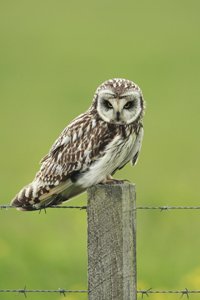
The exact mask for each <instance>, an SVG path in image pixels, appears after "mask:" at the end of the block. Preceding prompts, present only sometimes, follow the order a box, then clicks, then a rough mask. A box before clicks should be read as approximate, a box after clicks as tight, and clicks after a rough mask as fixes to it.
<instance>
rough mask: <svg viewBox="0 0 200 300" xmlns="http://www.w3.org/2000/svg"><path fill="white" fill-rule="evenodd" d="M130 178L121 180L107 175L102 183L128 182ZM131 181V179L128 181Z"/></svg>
mask: <svg viewBox="0 0 200 300" xmlns="http://www.w3.org/2000/svg"><path fill="white" fill-rule="evenodd" d="M127 181H128V180H126V179H125V180H119V179H115V178H113V177H112V176H111V175H109V176H107V177H106V178H105V179H104V180H103V181H102V182H100V184H123V183H124V182H127ZM128 182H129V181H128Z"/></svg>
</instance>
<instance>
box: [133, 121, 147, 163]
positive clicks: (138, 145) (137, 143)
mask: <svg viewBox="0 0 200 300" xmlns="http://www.w3.org/2000/svg"><path fill="white" fill-rule="evenodd" d="M143 136H144V129H143V126H142V124H140V127H139V130H138V133H137V135H136V139H135V141H134V146H133V152H132V160H131V164H132V166H134V165H135V164H136V163H137V161H138V156H139V153H140V150H141V147H142V140H143Z"/></svg>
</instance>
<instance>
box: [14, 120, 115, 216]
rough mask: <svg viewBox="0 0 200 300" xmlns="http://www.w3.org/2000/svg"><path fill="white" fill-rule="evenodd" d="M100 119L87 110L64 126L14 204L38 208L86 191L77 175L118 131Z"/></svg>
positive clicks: (25, 208)
mask: <svg viewBox="0 0 200 300" xmlns="http://www.w3.org/2000/svg"><path fill="white" fill-rule="evenodd" d="M97 122H99V121H97V120H96V119H93V118H92V116H90V115H88V114H85V115H81V117H79V118H77V119H75V120H74V121H73V122H72V123H71V124H70V125H69V126H68V127H67V128H66V129H64V131H63V132H62V133H61V135H60V137H59V138H58V139H57V141H56V142H55V143H54V145H53V146H52V148H51V149H50V151H49V153H48V154H47V155H46V156H45V157H44V158H43V159H42V161H41V163H42V165H41V168H40V170H39V172H38V173H37V174H36V177H35V179H34V180H33V182H32V183H30V184H29V185H27V186H26V187H24V188H23V189H22V190H21V191H20V192H19V194H18V195H17V196H16V197H15V198H14V199H13V201H12V205H13V206H18V207H19V206H23V209H24V210H32V209H39V208H41V207H47V206H49V205H52V204H57V203H59V202H62V201H64V200H67V199H69V198H71V197H73V196H75V195H77V194H79V193H81V192H83V190H84V189H83V188H81V187H77V185H75V184H74V178H75V176H76V175H77V173H80V172H84V171H85V170H87V168H88V167H89V166H90V165H91V164H92V163H93V162H94V161H95V160H97V159H98V158H99V157H101V156H102V155H103V153H104V152H103V150H104V149H105V147H106V146H107V144H108V143H109V142H110V141H111V140H112V138H113V134H115V133H114V131H109V130H108V128H107V125H103V124H105V123H103V122H102V124H101V126H100V124H97ZM99 137H101V138H99Z"/></svg>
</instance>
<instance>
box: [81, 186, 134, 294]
mask: <svg viewBox="0 0 200 300" xmlns="http://www.w3.org/2000/svg"><path fill="white" fill-rule="evenodd" d="M87 213H88V289H89V300H136V299H137V286H136V196H135V185H133V184H129V183H123V184H109V185H108V184H105V185H101V184H99V185H96V186H93V187H91V188H89V189H88V208H87Z"/></svg>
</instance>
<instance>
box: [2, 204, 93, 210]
mask: <svg viewBox="0 0 200 300" xmlns="http://www.w3.org/2000/svg"><path fill="white" fill-rule="evenodd" d="M10 208H15V209H16V208H20V206H18V207H16V206H12V205H9V204H2V205H0V209H10ZM22 208H23V206H22ZM47 208H48V209H49V208H72V209H80V210H82V209H87V206H73V205H52V206H48V207H43V208H41V209H44V210H46V209H47ZM41 209H38V210H39V211H40V210H41Z"/></svg>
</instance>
